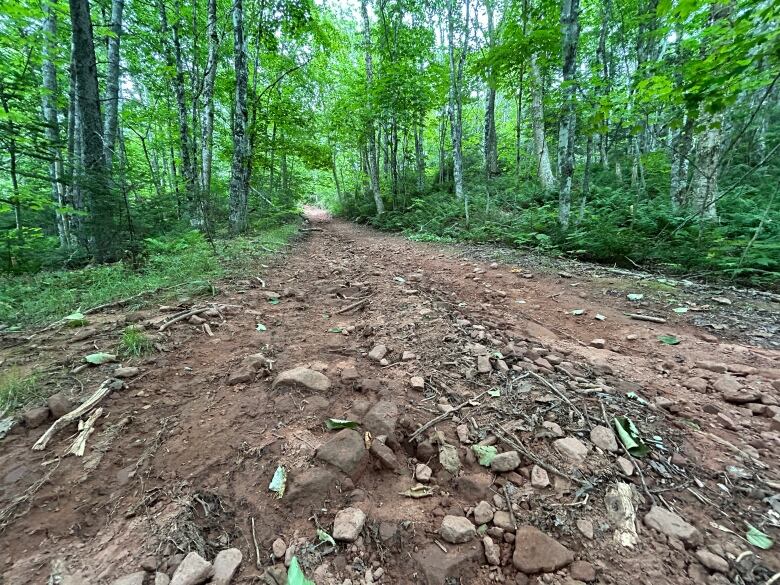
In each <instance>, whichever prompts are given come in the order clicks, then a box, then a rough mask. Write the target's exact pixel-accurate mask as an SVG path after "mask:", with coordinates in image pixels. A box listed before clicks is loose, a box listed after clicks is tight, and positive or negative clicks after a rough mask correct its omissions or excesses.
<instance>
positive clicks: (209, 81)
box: [200, 0, 219, 201]
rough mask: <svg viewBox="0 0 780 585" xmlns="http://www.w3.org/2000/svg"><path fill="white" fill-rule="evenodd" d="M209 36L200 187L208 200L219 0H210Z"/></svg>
mask: <svg viewBox="0 0 780 585" xmlns="http://www.w3.org/2000/svg"><path fill="white" fill-rule="evenodd" d="M207 18H208V24H207V36H208V43H209V52H208V58H207V61H206V76H205V79H204V81H203V101H204V107H203V120H202V122H201V144H200V146H201V171H200V189H201V193H202V194H203V197H204V199H205V200H206V201H208V200H209V196H210V194H211V161H212V159H213V141H214V81H215V80H216V78H217V51H218V50H219V37H218V36H217V0H208V17H207Z"/></svg>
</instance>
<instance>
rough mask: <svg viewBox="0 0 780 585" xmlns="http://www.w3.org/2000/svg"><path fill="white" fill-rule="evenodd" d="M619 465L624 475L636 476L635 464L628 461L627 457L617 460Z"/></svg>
mask: <svg viewBox="0 0 780 585" xmlns="http://www.w3.org/2000/svg"><path fill="white" fill-rule="evenodd" d="M617 464H618V467H619V468H620V471H622V472H623V475H627V476H629V477H630V476H632V475H633V474H634V464H633V463H631V461H629V460H628V459H626V458H625V457H618V458H617Z"/></svg>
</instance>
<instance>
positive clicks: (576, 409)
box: [528, 370, 588, 421]
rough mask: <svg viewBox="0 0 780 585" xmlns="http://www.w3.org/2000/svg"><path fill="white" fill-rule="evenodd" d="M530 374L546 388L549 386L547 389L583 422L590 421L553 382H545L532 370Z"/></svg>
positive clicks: (529, 371)
mask: <svg viewBox="0 0 780 585" xmlns="http://www.w3.org/2000/svg"><path fill="white" fill-rule="evenodd" d="M528 373H529V374H531V375H532V376H533V377H534V378H536V379H537V380H539V381H540V382H541V383H542V384H544V385H545V386H547V387H548V388H549V389H550V390H552V391H553V392H555V394H556V395H557V396H558V397H559V398H560V399H561V400H563V401H564V402H565V403H566V404H568V405H569V406H571V408H572V409H573V410H574V412H576V413H577V414H578V415H580V418H581V419H582V420H583V421H587V420H588V419H587V418H586V417H585V415H584V414H582V411H581V410H580V409H579V408H577V407H576V406H574V403H573V402H572V401H571V400H569V397H568V396H566V395H565V394H564V393H563V392H561V391H560V390H558V388H556V387H555V386H554V385H553V384H552V383H551V382H549V381H548V380H545V379H544V378H542V377H541V376H540V375H539V374H537V373H536V372H532V371H531V370H528Z"/></svg>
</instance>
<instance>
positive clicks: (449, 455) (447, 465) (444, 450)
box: [439, 444, 460, 475]
mask: <svg viewBox="0 0 780 585" xmlns="http://www.w3.org/2000/svg"><path fill="white" fill-rule="evenodd" d="M439 463H441V466H442V467H443V468H444V469H446V470H447V471H449V472H450V473H451V474H452V475H457V473H458V470H459V469H460V455H458V450H457V449H456V448H455V447H453V446H452V445H447V444H443V445H441V446H440V447H439Z"/></svg>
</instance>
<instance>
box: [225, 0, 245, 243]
mask: <svg viewBox="0 0 780 585" xmlns="http://www.w3.org/2000/svg"><path fill="white" fill-rule="evenodd" d="M233 58H234V67H235V70H236V94H235V111H234V113H233V164H232V167H231V171H230V202H229V203H230V205H229V206H230V212H229V217H228V219H229V223H230V232H231V233H232V234H240V233H242V232H244V231H245V230H246V226H247V190H248V185H247V181H246V173H247V167H248V164H249V136H248V135H247V124H248V121H249V110H248V109H247V98H246V96H247V86H248V84H249V70H248V65H247V51H246V39H245V38H244V10H243V0H233Z"/></svg>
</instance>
